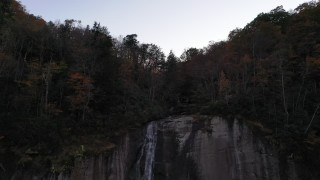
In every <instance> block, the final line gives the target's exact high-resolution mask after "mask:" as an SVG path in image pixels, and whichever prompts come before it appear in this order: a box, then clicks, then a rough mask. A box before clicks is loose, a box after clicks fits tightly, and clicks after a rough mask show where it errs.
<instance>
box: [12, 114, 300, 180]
mask: <svg viewBox="0 0 320 180" xmlns="http://www.w3.org/2000/svg"><path fill="white" fill-rule="evenodd" d="M278 159H279V157H278V155H277V154H276V153H274V151H273V150H272V148H271V147H270V145H268V144H266V143H265V142H264V141H263V140H262V139H261V138H259V137H258V136H256V135H254V134H253V133H252V131H251V130H250V129H249V128H248V127H247V126H246V124H244V123H241V121H237V120H233V121H230V120H224V119H222V118H219V117H213V118H207V120H197V119H195V118H193V117H191V116H183V117H175V118H172V117H171V118H167V119H164V120H162V121H158V122H151V123H149V124H148V125H147V126H146V127H145V128H144V129H143V130H140V131H138V133H132V134H127V135H126V136H124V137H123V138H122V139H121V140H120V141H119V145H118V147H117V148H116V150H115V151H114V152H113V153H112V155H110V156H109V157H103V156H100V157H92V158H87V159H86V160H79V161H77V162H76V164H75V167H74V169H73V171H72V172H71V173H70V174H68V175H63V174H60V175H49V176H47V177H46V178H43V176H40V175H38V176H28V178H22V179H41V178H40V177H42V178H43V179H52V180H53V179H58V180H69V179H70V180H105V179H109V180H164V179H169V180H170V179H172V180H194V179H199V180H212V179H217V180H256V179H266V180H284V179H290V180H291V179H292V180H298V178H297V177H298V176H297V174H296V169H295V167H296V166H295V165H294V163H287V165H288V166H287V168H286V169H284V168H280V163H279V160H278ZM280 169H281V171H285V172H280ZM283 173H285V174H286V176H285V178H283V176H281V174H283ZM16 177H26V176H23V175H22V176H16ZM29 177H30V178H29ZM13 179H21V178H13Z"/></svg>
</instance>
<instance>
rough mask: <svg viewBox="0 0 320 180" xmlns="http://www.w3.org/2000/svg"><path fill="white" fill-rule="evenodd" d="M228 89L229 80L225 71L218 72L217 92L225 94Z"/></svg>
mask: <svg viewBox="0 0 320 180" xmlns="http://www.w3.org/2000/svg"><path fill="white" fill-rule="evenodd" d="M229 90H230V80H229V79H227V77H226V75H225V73H224V72H223V71H221V72H220V79H219V93H220V94H227V93H228V92H229Z"/></svg>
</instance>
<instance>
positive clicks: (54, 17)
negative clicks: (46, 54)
mask: <svg viewBox="0 0 320 180" xmlns="http://www.w3.org/2000/svg"><path fill="white" fill-rule="evenodd" d="M20 2H21V3H22V4H23V5H24V6H25V7H26V9H27V11H28V12H29V13H31V14H34V15H36V16H41V17H42V18H44V19H45V20H46V21H53V22H57V21H60V22H64V20H65V19H75V20H81V22H82V25H83V26H84V27H85V26H86V25H90V26H92V25H93V23H94V21H97V22H100V24H101V25H102V26H106V27H107V28H108V30H109V32H110V34H111V35H112V36H113V37H116V38H117V37H120V36H126V35H128V34H137V35H138V40H139V41H140V43H153V44H156V45H158V46H160V47H161V48H162V50H163V52H164V53H165V54H168V53H169V51H170V50H173V52H174V53H175V54H176V55H177V56H180V55H181V53H182V52H183V50H184V49H187V48H190V47H196V48H203V47H205V46H207V45H208V44H209V42H210V41H211V42H217V41H221V40H226V39H227V36H228V34H229V32H230V31H231V30H233V29H235V28H237V27H238V28H243V27H244V26H245V25H246V24H247V23H249V22H250V21H252V20H253V19H254V18H255V17H256V16H257V15H258V14H259V13H261V12H269V11H270V10H272V9H274V8H276V7H277V6H280V5H283V7H284V9H286V10H287V11H289V10H293V9H295V8H296V7H297V6H298V5H300V4H302V3H304V2H308V1H306V0H241V1H239V0H20Z"/></svg>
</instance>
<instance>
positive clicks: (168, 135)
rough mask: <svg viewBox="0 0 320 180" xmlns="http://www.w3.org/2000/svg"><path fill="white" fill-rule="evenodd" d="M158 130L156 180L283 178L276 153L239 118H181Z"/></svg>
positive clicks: (164, 124) (162, 124)
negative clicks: (197, 119)
mask: <svg viewBox="0 0 320 180" xmlns="http://www.w3.org/2000/svg"><path fill="white" fill-rule="evenodd" d="M159 131H160V132H161V134H162V139H161V140H160V141H159V143H158V147H157V152H158V154H156V157H157V158H156V166H155V169H156V170H155V174H154V179H203V180H209V179H210V180H211V179H223V180H229V179H230V180H236V179H239V180H241V179H244V180H250V179H270V180H271V179H280V173H279V163H278V158H277V155H275V154H274V153H273V152H272V151H271V149H268V148H267V147H266V145H265V144H264V143H263V142H262V141H261V140H259V139H258V138H256V137H255V136H254V135H253V134H252V132H251V130H250V129H248V127H247V126H246V125H244V124H240V123H239V121H237V120H234V121H226V120H224V119H221V118H219V117H215V118H212V119H211V120H207V121H195V120H194V119H193V118H191V117H182V118H178V119H173V120H171V121H170V120H167V121H164V122H163V123H160V127H159ZM173 137H175V138H173ZM174 139H176V141H175V142H174ZM174 143H175V144H176V145H174Z"/></svg>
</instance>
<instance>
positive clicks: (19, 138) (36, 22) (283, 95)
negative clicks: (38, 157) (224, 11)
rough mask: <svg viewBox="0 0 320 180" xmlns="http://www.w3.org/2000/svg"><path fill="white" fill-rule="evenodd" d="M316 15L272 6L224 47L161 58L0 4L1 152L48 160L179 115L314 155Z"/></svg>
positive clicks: (127, 40) (319, 93)
mask: <svg viewBox="0 0 320 180" xmlns="http://www.w3.org/2000/svg"><path fill="white" fill-rule="evenodd" d="M319 17H320V4H319V3H316V2H310V3H304V4H302V5H300V6H299V7H297V8H296V9H295V11H293V12H286V11H285V10H284V9H283V7H282V6H279V7H276V8H275V9H273V10H271V11H270V12H269V13H261V14H259V15H258V16H257V17H256V18H255V19H254V20H253V21H252V22H250V23H248V24H247V25H246V26H245V27H243V28H242V29H239V28H238V29H235V30H232V31H231V32H230V34H229V37H228V40H227V41H222V42H214V43H210V44H209V45H208V46H207V47H206V48H203V49H197V48H189V49H186V50H185V51H184V53H183V54H182V55H181V58H178V57H177V56H176V55H174V54H173V53H172V52H170V53H169V55H168V57H167V58H166V57H165V55H164V53H163V52H162V50H161V48H160V47H159V46H157V45H155V44H144V43H140V42H139V41H138V36H137V35H136V34H130V35H127V36H125V37H124V38H120V39H115V38H113V37H112V36H110V34H109V32H108V29H107V28H106V27H103V26H101V25H100V23H98V22H94V24H93V26H92V27H90V26H87V27H83V26H82V25H81V22H80V21H77V20H73V19H69V20H65V22H64V23H52V22H45V21H44V20H43V19H42V18H41V17H36V16H34V15H32V14H28V13H27V12H26V10H25V8H24V7H23V6H21V5H20V4H19V3H18V2H17V1H14V0H3V1H1V2H0V85H1V87H2V88H1V89H0V124H1V126H0V143H1V144H2V145H3V146H2V147H1V148H4V149H6V148H8V149H10V148H12V146H14V147H20V148H21V147H22V148H21V149H28V148H36V149H37V151H39V152H44V154H46V153H48V149H50V148H51V147H57V149H59V147H60V148H61V146H63V145H64V144H66V142H69V141H68V138H70V137H71V136H77V135H79V134H86V135H91V134H94V133H103V134H104V135H105V136H111V135H113V134H115V133H117V131H120V130H121V129H125V128H128V127H134V126H138V125H140V124H143V123H145V122H147V121H149V120H151V119H157V118H161V117H163V116H165V115H167V114H169V113H180V112H182V111H186V112H187V113H204V114H232V115H242V116H243V117H246V118H252V119H255V120H257V119H258V120H257V121H258V122H259V123H261V124H263V125H265V126H266V127H268V128H270V129H272V130H273V135H274V136H275V137H277V138H279V139H278V140H279V142H280V143H286V142H284V139H285V141H287V140H288V139H286V138H287V137H294V138H292V139H295V142H296V141H297V142H299V143H300V144H302V143H303V144H305V145H306V147H312V148H313V147H315V146H316V147H318V148H319V142H318V141H317V140H316V139H317V138H318V139H319V132H320V131H319V130H320V121H319V117H320V112H319V106H320V88H319V87H320V76H319V74H320V18H319ZM316 142H318V143H316ZM295 146H297V145H294V143H292V144H290V145H288V147H289V151H290V152H291V151H295V149H296V148H295ZM49 147H50V148H49ZM290 148H291V149H290ZM11 150H12V149H11ZM8 151H9V150H8ZM302 151H304V150H302ZM0 152H2V151H0ZM15 153H16V154H17V156H18V157H20V156H21V153H20V154H19V153H17V152H15ZM20 158H21V157H20ZM22 164H23V163H22ZM0 165H1V164H0Z"/></svg>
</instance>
